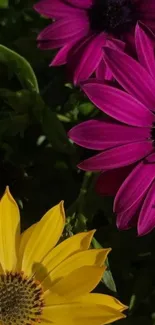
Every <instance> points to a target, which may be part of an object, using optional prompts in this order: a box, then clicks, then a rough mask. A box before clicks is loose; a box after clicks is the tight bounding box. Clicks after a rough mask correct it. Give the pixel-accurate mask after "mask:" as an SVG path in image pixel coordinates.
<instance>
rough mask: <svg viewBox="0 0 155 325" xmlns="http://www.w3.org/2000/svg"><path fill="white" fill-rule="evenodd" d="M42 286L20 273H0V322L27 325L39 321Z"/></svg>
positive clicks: (4, 324) (11, 324) (10, 324)
mask: <svg viewBox="0 0 155 325" xmlns="http://www.w3.org/2000/svg"><path fill="white" fill-rule="evenodd" d="M42 307H43V299H42V288H41V285H40V284H38V283H37V282H36V281H35V280H34V279H33V278H27V277H26V276H24V274H22V273H12V272H7V273H6V274H2V275H0V323H2V324H3V325H23V324H25V325H29V324H33V323H35V322H39V320H40V316H41V314H42Z"/></svg>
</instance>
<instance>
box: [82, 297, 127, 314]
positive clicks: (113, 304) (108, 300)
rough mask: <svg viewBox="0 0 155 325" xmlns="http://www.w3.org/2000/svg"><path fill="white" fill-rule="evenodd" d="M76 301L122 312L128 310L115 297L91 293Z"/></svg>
mask: <svg viewBox="0 0 155 325" xmlns="http://www.w3.org/2000/svg"><path fill="white" fill-rule="evenodd" d="M76 300H77V301H78V302H80V303H90V304H96V305H103V306H108V307H110V308H113V309H115V310H118V311H120V312H122V311H123V310H125V309H127V308H128V307H127V306H125V305H124V304H122V303H121V302H120V301H119V300H118V299H116V298H115V297H112V296H109V295H104V294H100V293H89V294H87V295H85V296H82V297H79V298H78V299H76Z"/></svg>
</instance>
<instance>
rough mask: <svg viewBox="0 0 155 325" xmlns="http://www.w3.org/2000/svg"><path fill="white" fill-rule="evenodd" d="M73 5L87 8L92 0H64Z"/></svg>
mask: <svg viewBox="0 0 155 325" xmlns="http://www.w3.org/2000/svg"><path fill="white" fill-rule="evenodd" d="M66 2H68V3H69V4H71V5H72V6H73V7H77V8H82V9H88V8H90V7H91V6H92V4H93V0H66Z"/></svg>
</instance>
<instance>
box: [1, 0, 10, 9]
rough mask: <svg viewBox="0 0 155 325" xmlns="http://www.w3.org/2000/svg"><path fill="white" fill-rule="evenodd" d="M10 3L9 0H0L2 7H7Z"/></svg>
mask: <svg viewBox="0 0 155 325" xmlns="http://www.w3.org/2000/svg"><path fill="white" fill-rule="evenodd" d="M8 5H9V1H8V0H0V8H7V7H8Z"/></svg>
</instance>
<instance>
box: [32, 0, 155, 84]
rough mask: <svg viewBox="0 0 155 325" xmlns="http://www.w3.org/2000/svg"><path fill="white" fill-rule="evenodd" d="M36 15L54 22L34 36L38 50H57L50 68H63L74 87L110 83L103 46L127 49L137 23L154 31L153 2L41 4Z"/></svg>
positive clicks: (59, 0) (57, 0) (61, 0)
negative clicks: (94, 81) (93, 82)
mask: <svg viewBox="0 0 155 325" xmlns="http://www.w3.org/2000/svg"><path fill="white" fill-rule="evenodd" d="M34 8H35V10H36V11H38V12H39V13H40V14H42V15H44V16H47V17H49V18H51V19H54V23H53V24H51V25H49V26H48V27H47V28H45V29H44V30H43V31H42V32H41V33H40V34H39V36H38V46H39V47H40V48H41V49H53V48H60V50H59V51H58V53H57V55H56V57H55V58H54V60H53V61H52V62H51V65H62V64H67V65H68V68H69V71H70V72H71V74H72V75H73V80H74V83H75V84H77V83H79V82H80V81H84V80H86V79H88V78H89V77H90V76H91V75H92V74H93V73H94V72H96V76H97V78H98V79H101V80H104V79H108V80H109V79H111V77H112V74H111V71H110V69H109V68H107V67H106V66H105V63H104V60H103V55H102V48H103V46H104V45H107V46H112V47H115V48H117V49H120V48H121V49H124V43H123V42H122V41H124V42H126V43H127V44H128V45H129V46H130V49H131V47H133V45H134V27H135V25H136V22H137V21H138V20H141V21H142V22H143V23H146V24H147V25H148V26H149V27H150V28H151V29H152V30H153V31H155V1H154V0H148V1H146V0H41V1H39V2H38V3H37V4H36V5H35V6H34Z"/></svg>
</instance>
